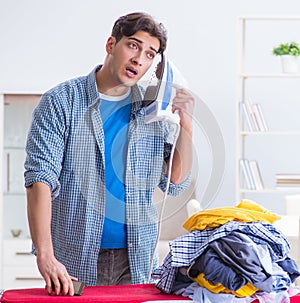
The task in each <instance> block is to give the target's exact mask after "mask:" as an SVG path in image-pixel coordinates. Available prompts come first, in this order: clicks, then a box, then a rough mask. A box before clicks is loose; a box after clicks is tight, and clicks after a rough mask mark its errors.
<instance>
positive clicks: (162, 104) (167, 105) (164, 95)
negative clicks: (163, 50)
mask: <svg viewBox="0 0 300 303" xmlns="http://www.w3.org/2000/svg"><path fill="white" fill-rule="evenodd" d="M154 69H155V70H154V73H153V74H152V76H151V79H150V82H149V83H148V85H147V86H146V91H145V94H144V99H143V106H144V107H145V123H151V122H154V121H169V122H171V123H176V124H178V123H179V115H178V113H176V112H175V113H173V112H172V100H173V98H174V96H175V93H176V89H178V88H181V87H186V81H185V80H184V78H183V77H182V75H181V74H180V72H179V71H178V70H177V69H176V67H175V66H174V64H172V63H171V62H170V61H169V60H167V59H166V57H165V55H164V54H161V60H160V61H159V62H158V64H157V65H155V64H154ZM174 80H177V83H176V82H175V81H174Z"/></svg>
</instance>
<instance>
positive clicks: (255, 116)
mask: <svg viewBox="0 0 300 303" xmlns="http://www.w3.org/2000/svg"><path fill="white" fill-rule="evenodd" d="M240 111H241V113H242V115H243V117H244V121H245V124H246V125H247V128H248V130H249V131H250V132H253V131H254V132H265V131H268V126H267V123H266V120H265V117H264V114H263V111H262V107H261V105H260V104H259V103H254V104H253V103H252V102H251V101H250V100H245V101H244V102H240Z"/></svg>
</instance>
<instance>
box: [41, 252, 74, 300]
mask: <svg viewBox="0 0 300 303" xmlns="http://www.w3.org/2000/svg"><path fill="white" fill-rule="evenodd" d="M37 265H38V268H39V271H40V273H41V275H42V276H43V278H44V280H45V282H46V290H47V292H48V294H49V295H50V294H55V295H70V296H73V295H74V287H73V283H72V280H74V281H77V278H75V277H72V276H70V275H69V274H68V272H67V270H66V268H65V266H64V265H63V264H61V263H60V262H58V261H57V260H56V259H55V257H49V256H47V257H40V256H37Z"/></svg>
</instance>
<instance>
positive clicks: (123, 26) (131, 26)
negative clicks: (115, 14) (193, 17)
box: [111, 12, 167, 53]
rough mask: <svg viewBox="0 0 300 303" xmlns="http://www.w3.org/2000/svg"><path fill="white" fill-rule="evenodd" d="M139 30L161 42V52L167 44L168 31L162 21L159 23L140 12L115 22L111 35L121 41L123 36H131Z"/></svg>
mask: <svg viewBox="0 0 300 303" xmlns="http://www.w3.org/2000/svg"><path fill="white" fill-rule="evenodd" d="M138 31H144V32H147V33H148V34H149V35H150V36H152V37H155V38H157V39H158V40H159V42H160V47H159V51H158V52H159V53H162V52H164V50H165V49H166V46H167V31H166V29H165V27H164V26H163V24H162V23H158V22H157V21H155V20H154V19H153V17H152V16H150V15H148V14H146V13H142V12H138V13H131V14H128V15H125V16H122V17H120V18H119V19H118V20H117V21H116V22H115V24H114V26H113V29H112V32H111V35H112V36H113V37H115V38H116V42H118V41H120V40H121V38H122V37H123V36H126V37H130V36H132V35H134V34H135V33H136V32H138Z"/></svg>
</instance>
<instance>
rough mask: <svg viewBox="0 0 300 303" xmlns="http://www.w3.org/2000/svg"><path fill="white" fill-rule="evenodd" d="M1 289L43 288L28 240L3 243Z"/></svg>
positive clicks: (5, 241)
mask: <svg viewBox="0 0 300 303" xmlns="http://www.w3.org/2000/svg"><path fill="white" fill-rule="evenodd" d="M2 275H3V285H2V288H3V289H11V288H25V287H26V288H27V287H28V288H32V287H44V286H45V282H44V280H43V278H42V277H41V275H40V273H39V271H38V268H37V265H36V259H35V256H34V255H32V254H31V240H30V239H10V240H4V241H3V269H2Z"/></svg>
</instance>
